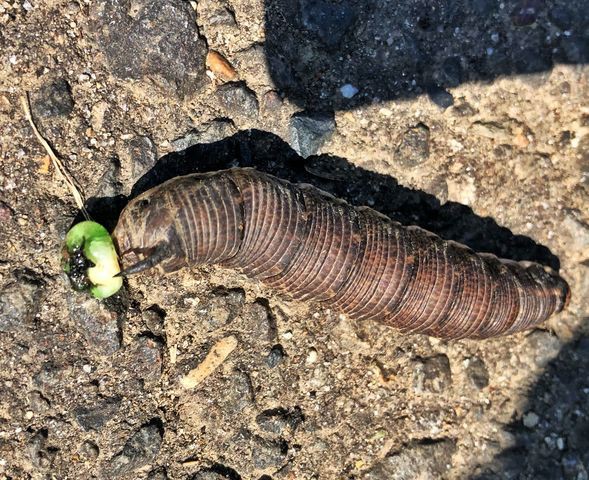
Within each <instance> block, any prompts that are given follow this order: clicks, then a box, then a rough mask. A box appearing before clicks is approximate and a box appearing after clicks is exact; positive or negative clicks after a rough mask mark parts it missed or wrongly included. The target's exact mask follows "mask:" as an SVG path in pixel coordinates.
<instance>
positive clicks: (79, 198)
mask: <svg viewBox="0 0 589 480" xmlns="http://www.w3.org/2000/svg"><path fill="white" fill-rule="evenodd" d="M20 101H21V103H22V107H23V110H24V113H25V117H27V120H28V121H29V123H30V124H31V128H32V129H33V133H34V134H35V136H36V137H37V140H39V143H40V144H41V145H43V148H44V149H45V151H46V152H47V155H49V158H51V162H52V163H53V167H54V168H55V171H56V172H57V173H58V175H59V176H60V177H61V179H62V180H63V181H64V182H65V183H66V185H67V186H68V188H69V189H70V192H71V194H72V196H73V197H74V201H75V202H76V205H77V206H78V208H79V209H80V210H81V211H82V215H84V218H85V219H86V220H90V215H89V214H88V211H87V210H86V207H84V197H83V195H82V193H81V189H80V188H79V187H78V182H77V181H76V179H75V178H74V176H73V175H72V174H71V173H69V171H68V169H67V168H66V166H65V165H64V163H63V162H62V161H61V160H60V158H59V157H58V156H57V155H56V154H55V153H54V152H53V149H52V148H51V146H50V145H49V142H47V140H45V138H43V135H41V133H39V129H38V128H37V125H35V121H34V120H33V116H32V115H31V103H30V100H29V94H28V92H27V93H25V95H23V96H22V97H20Z"/></svg>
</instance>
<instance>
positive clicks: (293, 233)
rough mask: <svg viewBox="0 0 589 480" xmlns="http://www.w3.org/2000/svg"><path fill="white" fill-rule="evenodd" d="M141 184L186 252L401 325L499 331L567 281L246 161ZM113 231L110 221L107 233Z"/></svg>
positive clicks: (555, 300)
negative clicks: (158, 202)
mask: <svg viewBox="0 0 589 480" xmlns="http://www.w3.org/2000/svg"><path fill="white" fill-rule="evenodd" d="M149 195H163V196H164V197H165V202H164V205H167V208H169V209H170V210H171V211H173V215H171V216H170V218H172V219H173V220H171V221H172V222H173V223H174V229H175V233H176V234H177V237H178V239H179V244H180V246H181V250H182V251H181V252H177V254H178V255H179V254H183V255H184V256H185V260H186V263H188V264H204V263H218V264H221V265H223V266H225V267H229V268H234V269H238V270H240V271H241V272H243V273H244V274H246V275H247V276H249V277H251V278H256V279H259V280H261V281H262V282H264V283H265V284H267V285H269V286H271V287H273V288H275V289H277V290H279V291H281V292H283V293H286V294H288V295H290V296H291V297H293V298H295V299H300V300H314V301H318V302H323V303H325V304H328V305H331V306H333V307H334V308H337V309H338V310H340V311H342V312H343V313H346V314H348V315H349V316H350V317H352V318H356V319H361V320H364V319H373V320H377V321H380V322H383V323H385V324H387V325H391V326H393V327H396V328H398V329H400V330H401V331H403V332H419V333H424V334H428V335H433V336H437V337H442V338H485V337H492V336H497V335H502V334H509V333H513V332H516V331H520V330H524V329H526V328H529V327H531V326H532V325H534V324H537V323H540V322H542V321H544V320H546V319H547V318H548V317H549V316H550V315H551V314H553V313H555V312H558V311H560V310H561V309H562V308H564V306H565V304H566V302H567V299H568V296H569V290H568V285H567V284H566V282H565V281H564V280H563V279H562V278H560V277H559V276H558V275H556V274H554V273H548V272H546V271H545V270H544V269H543V268H542V267H541V266H539V265H536V264H529V265H528V264H523V263H516V262H513V261H509V260H502V259H498V258H497V257H495V256H493V255H489V254H476V253H475V252H473V251H471V250H470V249H468V248H467V247H464V246H462V245H460V244H457V243H455V242H452V241H445V240H443V239H441V238H439V237H437V236H436V235H434V234H432V233H429V232H427V231H425V230H422V229H420V228H417V227H403V226H401V225H400V224H398V223H396V222H393V221H392V220H390V219H388V218H386V217H384V216H382V215H380V214H378V213H377V212H375V211H373V210H371V209H369V208H354V207H351V206H350V205H348V204H346V203H345V202H343V201H340V200H337V199H335V198H333V197H331V196H330V195H328V194H326V193H324V192H321V191H320V190H317V189H315V188H313V187H310V186H304V185H295V184H291V183H288V182H285V181H281V180H279V179H277V178H275V177H272V176H270V175H266V174H263V173H260V172H257V171H255V170H250V169H232V170H226V171H222V172H216V173H214V174H206V175H189V176H186V177H178V178H176V179H173V180H171V181H169V182H167V183H166V184H164V185H162V186H160V187H156V189H153V190H152V191H149V192H146V194H144V195H142V197H141V198H143V197H149ZM137 200H139V199H137ZM137 200H135V201H137ZM164 208H165V207H164ZM124 216H125V212H123V215H122V219H124ZM128 223H129V222H127V223H126V224H125V223H124V221H123V222H119V225H128ZM117 232H118V233H117ZM123 233H125V234H128V228H119V227H117V230H115V237H116V236H117V235H123ZM136 235H141V232H138V233H136ZM132 237H133V236H132V235H131V244H133V243H134V242H135V241H134V240H133V238H132ZM136 243H137V244H140V243H141V242H140V241H139V240H136ZM144 243H145V242H144ZM178 265H181V263H178Z"/></svg>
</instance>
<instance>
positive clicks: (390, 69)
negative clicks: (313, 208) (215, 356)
mask: <svg viewBox="0 0 589 480" xmlns="http://www.w3.org/2000/svg"><path fill="white" fill-rule="evenodd" d="M588 9H589V5H588V4H587V0H570V1H561V0H544V1H536V0H525V1H524V0H510V1H506V2H499V1H495V0H473V1H471V2H459V1H449V0H448V1H437V0H436V1H422V0H404V1H401V2H387V1H384V0H382V1H381V0H375V1H374V2H364V1H360V0H338V1H336V0H300V1H290V0H266V1H264V0H251V1H247V2H246V1H244V0H227V1H219V0H198V1H196V2H186V1H181V0H165V1H159V0H158V1H155V0H139V1H133V2H126V1H115V0H100V1H96V2H87V1H85V0H84V1H77V0H74V1H70V0H51V1H48V2H30V1H28V0H25V1H22V2H2V1H0V478H9V479H27V478H31V479H37V478H38V479H45V478H97V479H102V478H120V479H128V480H131V479H133V480H135V479H152V480H155V479H158V480H163V479H178V480H187V479H194V480H196V479H198V480H222V479H230V480H238V479H243V480H246V479H248V480H249V479H252V480H262V479H263V480H271V479H274V480H279V479H289V480H294V479H297V480H298V479H332V478H338V479H339V478H342V479H344V478H345V479H350V480H352V479H390V478H399V479H402V478H403V479H405V478H407V479H413V478H446V479H459V478H477V479H481V480H482V479H509V478H513V479H515V478H518V479H544V478H546V479H560V478H562V479H567V480H569V479H571V480H572V479H576V480H578V479H583V478H587V476H588V472H589V457H588V455H587V452H588V451H589V445H588V443H587V438H589V434H588V431H589V420H588V418H589V407H588V406H587V405H588V402H587V395H589V383H588V382H587V379H586V375H584V374H583V372H585V371H586V370H587V368H588V367H589V366H588V363H589V341H588V338H589V327H588V326H587V322H586V320H587V318H589V308H588V306H587V300H586V299H587V298H589V226H588V225H589V211H588V208H587V206H588V205H589V200H588V197H589V109H588V106H587V99H588V98H589V87H588V85H589V81H588V68H587V66H586V63H587V61H588V55H589V41H588V40H589V39H588V37H587V31H588V30H587V27H588V23H587V22H588V16H587V15H586V12H587V11H588ZM213 52H214V53H213ZM25 92H29V93H30V100H31V108H32V113H33V116H34V118H35V121H36V122H37V125H38V126H39V128H40V130H41V132H42V134H43V135H44V136H45V137H46V138H47V140H48V141H49V142H50V143H51V144H52V145H53V147H54V148H55V150H56V151H57V152H58V153H59V155H60V156H61V157H62V158H63V160H64V162H65V163H66V164H67V166H68V168H69V170H70V171H71V172H72V173H73V174H74V175H75V176H76V178H77V179H78V181H79V183H80V185H81V186H82V187H83V190H84V194H85V195H86V197H87V198H89V199H91V201H90V202H89V206H90V209H91V213H92V215H93V216H94V217H95V218H96V219H99V220H100V221H102V222H104V223H105V224H107V225H109V226H111V227H112V226H113V224H114V222H115V221H116V217H117V215H118V210H119V209H120V208H121V207H122V205H124V203H125V201H126V198H125V195H129V194H131V193H132V194H136V193H138V192H140V191H142V190H144V189H146V188H148V187H149V186H151V185H154V184H157V183H160V182H161V181H164V180H166V179H168V178H171V177H173V176H174V175H177V174H183V173H190V172H194V171H211V170H216V169H219V168H228V167H232V166H248V167H257V168H259V169H262V170H265V171H268V172H270V173H273V174H275V175H278V176H280V177H281V178H285V179H287V180H291V181H297V182H304V183H311V184H314V185H316V186H318V187H320V188H322V189H324V190H326V191H328V192H329V193H331V194H333V195H335V196H336V197H339V198H343V199H345V200H347V201H348V202H351V203H353V204H356V205H367V206H370V207H372V208H374V209H376V210H378V211H380V212H381V213H383V214H385V215H389V216H391V217H392V218H394V219H395V220H397V221H400V222H402V223H404V224H417V225H420V226H421V227H423V228H426V229H429V230H431V231H433V232H435V233H437V234H439V235H441V236H443V237H444V238H447V239H451V240H455V241H459V242H463V243H466V244H467V245H468V246H470V247H471V248H473V249H476V250H482V251H487V252H492V253H495V254H497V255H501V256H503V257H508V258H511V259H513V260H527V261H537V262H540V263H542V264H544V265H546V266H549V267H552V268H560V271H561V273H562V274H563V276H564V277H565V278H566V279H567V280H568V281H569V282H570V284H571V286H572V292H573V297H572V302H571V305H570V307H569V308H568V310H567V311H566V312H564V313H563V314H561V315H559V316H557V317H555V318H553V319H551V320H550V321H548V322H547V323H546V324H545V325H541V326H540V327H539V328H537V329H535V330H533V331H530V332H525V333H522V334H518V335H514V336H510V337H505V338H500V339H491V340H486V341H482V342H475V341H468V340H462V341H454V342H444V341H440V340H436V339H433V338H428V337H424V336H419V335H399V333H398V332H396V331H394V330H391V329H389V328H386V327H383V326H381V325H378V324H375V323H371V322H368V323H362V322H351V321H350V320H348V319H347V318H345V317H341V316H339V315H338V314H337V312H334V311H332V310H327V309H324V308H322V307H321V306H320V305H316V304H313V303H311V302H308V303H302V302H293V301H290V300H289V299H288V298H285V297H279V296H277V295H275V294H274V293H273V292H272V291H270V290H268V289H266V288H264V287H262V286H261V285H260V284H257V283H255V282H251V281H248V280H247V279H245V278H243V277H242V276H240V275H238V274H236V273H235V272H231V271H226V270H223V269H220V268H216V267H202V268H194V269H192V270H190V271H182V272H179V273H177V274H174V275H170V276H168V277H160V276H150V275H141V276H137V277H136V278H133V279H131V280H130V281H129V282H128V285H127V286H126V288H125V290H124V291H123V292H121V293H120V294H119V295H118V296H117V297H116V298H114V299H112V300H110V301H108V302H98V301H96V300H92V299H89V298H87V297H85V296H84V295H82V294H79V293H76V292H73V291H72V290H71V289H70V287H69V285H68V281H67V279H66V278H65V277H64V276H63V274H62V273H61V265H60V263H61V248H62V243H63V239H64V236H65V233H66V232H67V230H68V229H69V227H70V226H71V224H72V222H74V220H75V219H76V216H77V213H78V212H77V210H76V208H75V204H74V202H73V201H72V199H71V197H70V196H69V194H68V191H67V189H66V188H65V186H64V184H63V183H62V182H61V181H60V180H59V177H58V176H57V175H56V172H55V171H54V170H53V168H52V167H51V166H50V163H49V159H48V158H47V156H46V152H45V151H44V150H43V149H42V147H41V146H40V145H39V144H38V142H37V141H36V140H35V138H34V136H33V134H32V131H31V129H30V127H29V125H28V123H27V121H26V119H25V117H24V115H23V113H22V110H21V103H20V97H21V96H22V95H23V94H24V93H25ZM227 339H230V340H231V341H230V344H231V351H230V353H228V355H227V356H226V358H224V360H223V361H222V362H221V363H220V365H218V367H217V368H215V369H214V370H213V371H212V372H211V373H209V374H208V376H206V377H205V378H204V379H203V380H202V381H200V382H199V383H198V384H195V385H194V384H189V383H186V382H183V381H182V380H183V379H185V378H186V376H187V375H188V374H189V373H190V372H194V371H195V369H198V368H199V366H202V364H203V362H206V361H210V359H209V360H207V358H208V357H207V354H208V353H209V352H211V351H214V347H215V346H218V345H223V344H224V342H225V344H227ZM191 385H192V386H191Z"/></svg>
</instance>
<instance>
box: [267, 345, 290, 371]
mask: <svg viewBox="0 0 589 480" xmlns="http://www.w3.org/2000/svg"><path fill="white" fill-rule="evenodd" d="M285 356H286V353H285V352H284V349H283V348H282V345H274V346H273V347H272V348H271V349H270V352H269V353H268V356H267V357H266V365H268V366H269V367H270V368H274V367H276V366H278V365H279V364H280V363H282V361H283V360H284V357H285Z"/></svg>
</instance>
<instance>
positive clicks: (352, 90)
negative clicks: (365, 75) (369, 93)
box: [339, 83, 359, 98]
mask: <svg viewBox="0 0 589 480" xmlns="http://www.w3.org/2000/svg"><path fill="white" fill-rule="evenodd" d="M339 91H340V92H341V94H342V97H344V98H352V97H353V96H354V95H356V94H357V93H358V92H359V90H358V89H357V88H356V87H354V85H352V84H350V83H346V84H345V85H344V86H343V87H342V88H340V89H339Z"/></svg>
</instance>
